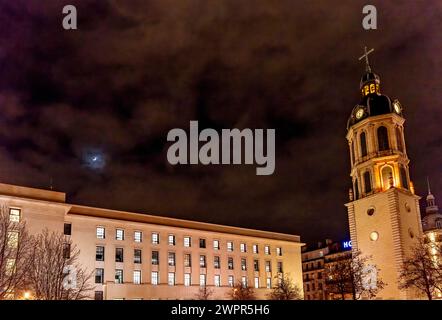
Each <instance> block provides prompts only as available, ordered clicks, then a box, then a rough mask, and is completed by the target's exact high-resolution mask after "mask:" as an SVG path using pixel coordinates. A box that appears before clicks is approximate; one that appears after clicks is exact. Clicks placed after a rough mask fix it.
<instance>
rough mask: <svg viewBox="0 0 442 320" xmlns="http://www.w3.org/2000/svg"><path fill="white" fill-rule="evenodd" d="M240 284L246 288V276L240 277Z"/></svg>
mask: <svg viewBox="0 0 442 320" xmlns="http://www.w3.org/2000/svg"><path fill="white" fill-rule="evenodd" d="M241 285H242V287H243V288H247V277H241Z"/></svg>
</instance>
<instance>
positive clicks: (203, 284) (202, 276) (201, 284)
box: [200, 274, 206, 287]
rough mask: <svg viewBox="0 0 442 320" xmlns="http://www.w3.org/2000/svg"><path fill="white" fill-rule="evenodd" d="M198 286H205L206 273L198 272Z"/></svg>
mask: <svg viewBox="0 0 442 320" xmlns="http://www.w3.org/2000/svg"><path fill="white" fill-rule="evenodd" d="M200 286H201V287H205V286H206V275H205V274H200Z"/></svg>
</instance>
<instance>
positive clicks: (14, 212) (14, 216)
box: [9, 208, 21, 222]
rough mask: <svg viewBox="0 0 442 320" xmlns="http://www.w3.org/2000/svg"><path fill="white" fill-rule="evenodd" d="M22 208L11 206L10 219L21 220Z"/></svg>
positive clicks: (12, 220) (13, 220)
mask: <svg viewBox="0 0 442 320" xmlns="http://www.w3.org/2000/svg"><path fill="white" fill-rule="evenodd" d="M20 213H21V209H16V208H10V209H9V221H11V222H20Z"/></svg>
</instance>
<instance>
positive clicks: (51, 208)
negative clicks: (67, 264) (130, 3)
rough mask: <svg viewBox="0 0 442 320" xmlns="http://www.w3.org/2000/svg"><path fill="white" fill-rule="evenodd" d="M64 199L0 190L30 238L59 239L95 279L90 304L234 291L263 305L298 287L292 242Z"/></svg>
mask: <svg viewBox="0 0 442 320" xmlns="http://www.w3.org/2000/svg"><path fill="white" fill-rule="evenodd" d="M65 199H66V196H65V194H64V193H60V192H54V191H47V190H41V189H33V188H26V187H19V186H13V185H6V184H0V202H1V204H2V205H4V206H5V207H6V208H7V210H9V214H10V218H11V219H15V221H17V220H23V221H25V222H26V226H27V229H28V230H29V232H30V233H31V234H36V233H39V232H41V231H42V230H43V229H44V228H48V229H49V231H55V232H64V234H65V235H66V237H69V238H70V239H71V241H72V244H73V245H75V246H76V247H77V248H78V249H79V251H80V255H79V261H78V262H79V263H80V264H81V265H82V266H83V267H84V268H85V269H86V270H88V271H91V272H92V271H93V272H94V278H93V280H92V281H93V282H94V285H95V288H94V290H93V292H91V293H90V298H91V299H196V298H197V294H198V292H199V289H200V288H201V287H202V286H207V287H210V288H211V289H212V290H213V294H212V296H211V297H210V298H211V299H227V298H228V297H227V292H228V291H229V290H230V287H232V286H233V285H234V284H236V283H238V282H241V283H242V284H243V285H247V286H253V287H254V288H255V293H256V295H257V297H258V298H260V299H266V294H267V293H269V292H270V288H271V287H272V286H273V284H274V281H275V277H276V276H277V275H279V274H281V273H287V274H289V276H290V277H291V278H292V280H293V281H294V283H295V284H296V285H298V286H299V287H300V288H302V266H301V246H302V244H301V243H300V238H299V236H295V235H288V234H281V233H274V232H266V231H258V230H251V229H244V228H237V227H230V226H223V225H215V224H209V223H201V222H195V221H188V220H180V219H172V218H166V217H159V216H152V215H145V214H138V213H132V212H123V211H115V210H108V209H100V208H93V207H86V206H79V205H73V204H68V203H66V202H65Z"/></svg>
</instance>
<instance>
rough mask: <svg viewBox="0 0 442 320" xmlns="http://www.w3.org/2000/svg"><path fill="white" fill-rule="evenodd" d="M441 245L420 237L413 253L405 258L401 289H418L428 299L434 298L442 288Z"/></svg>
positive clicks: (400, 282) (401, 275)
mask: <svg viewBox="0 0 442 320" xmlns="http://www.w3.org/2000/svg"><path fill="white" fill-rule="evenodd" d="M439 257H440V247H439V246H437V245H436V244H435V243H432V242H427V241H425V239H424V238H419V239H418V242H417V243H416V244H415V245H414V246H413V247H412V248H411V254H410V256H409V257H407V258H406V259H405V260H404V263H403V267H402V270H401V273H400V277H399V279H400V280H399V287H400V288H401V289H410V288H414V289H417V291H418V292H420V293H421V294H423V295H425V296H426V297H427V298H428V300H433V298H434V297H435V296H436V294H437V293H439V292H441V291H442V290H441V289H442V264H441V259H440V258H439Z"/></svg>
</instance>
